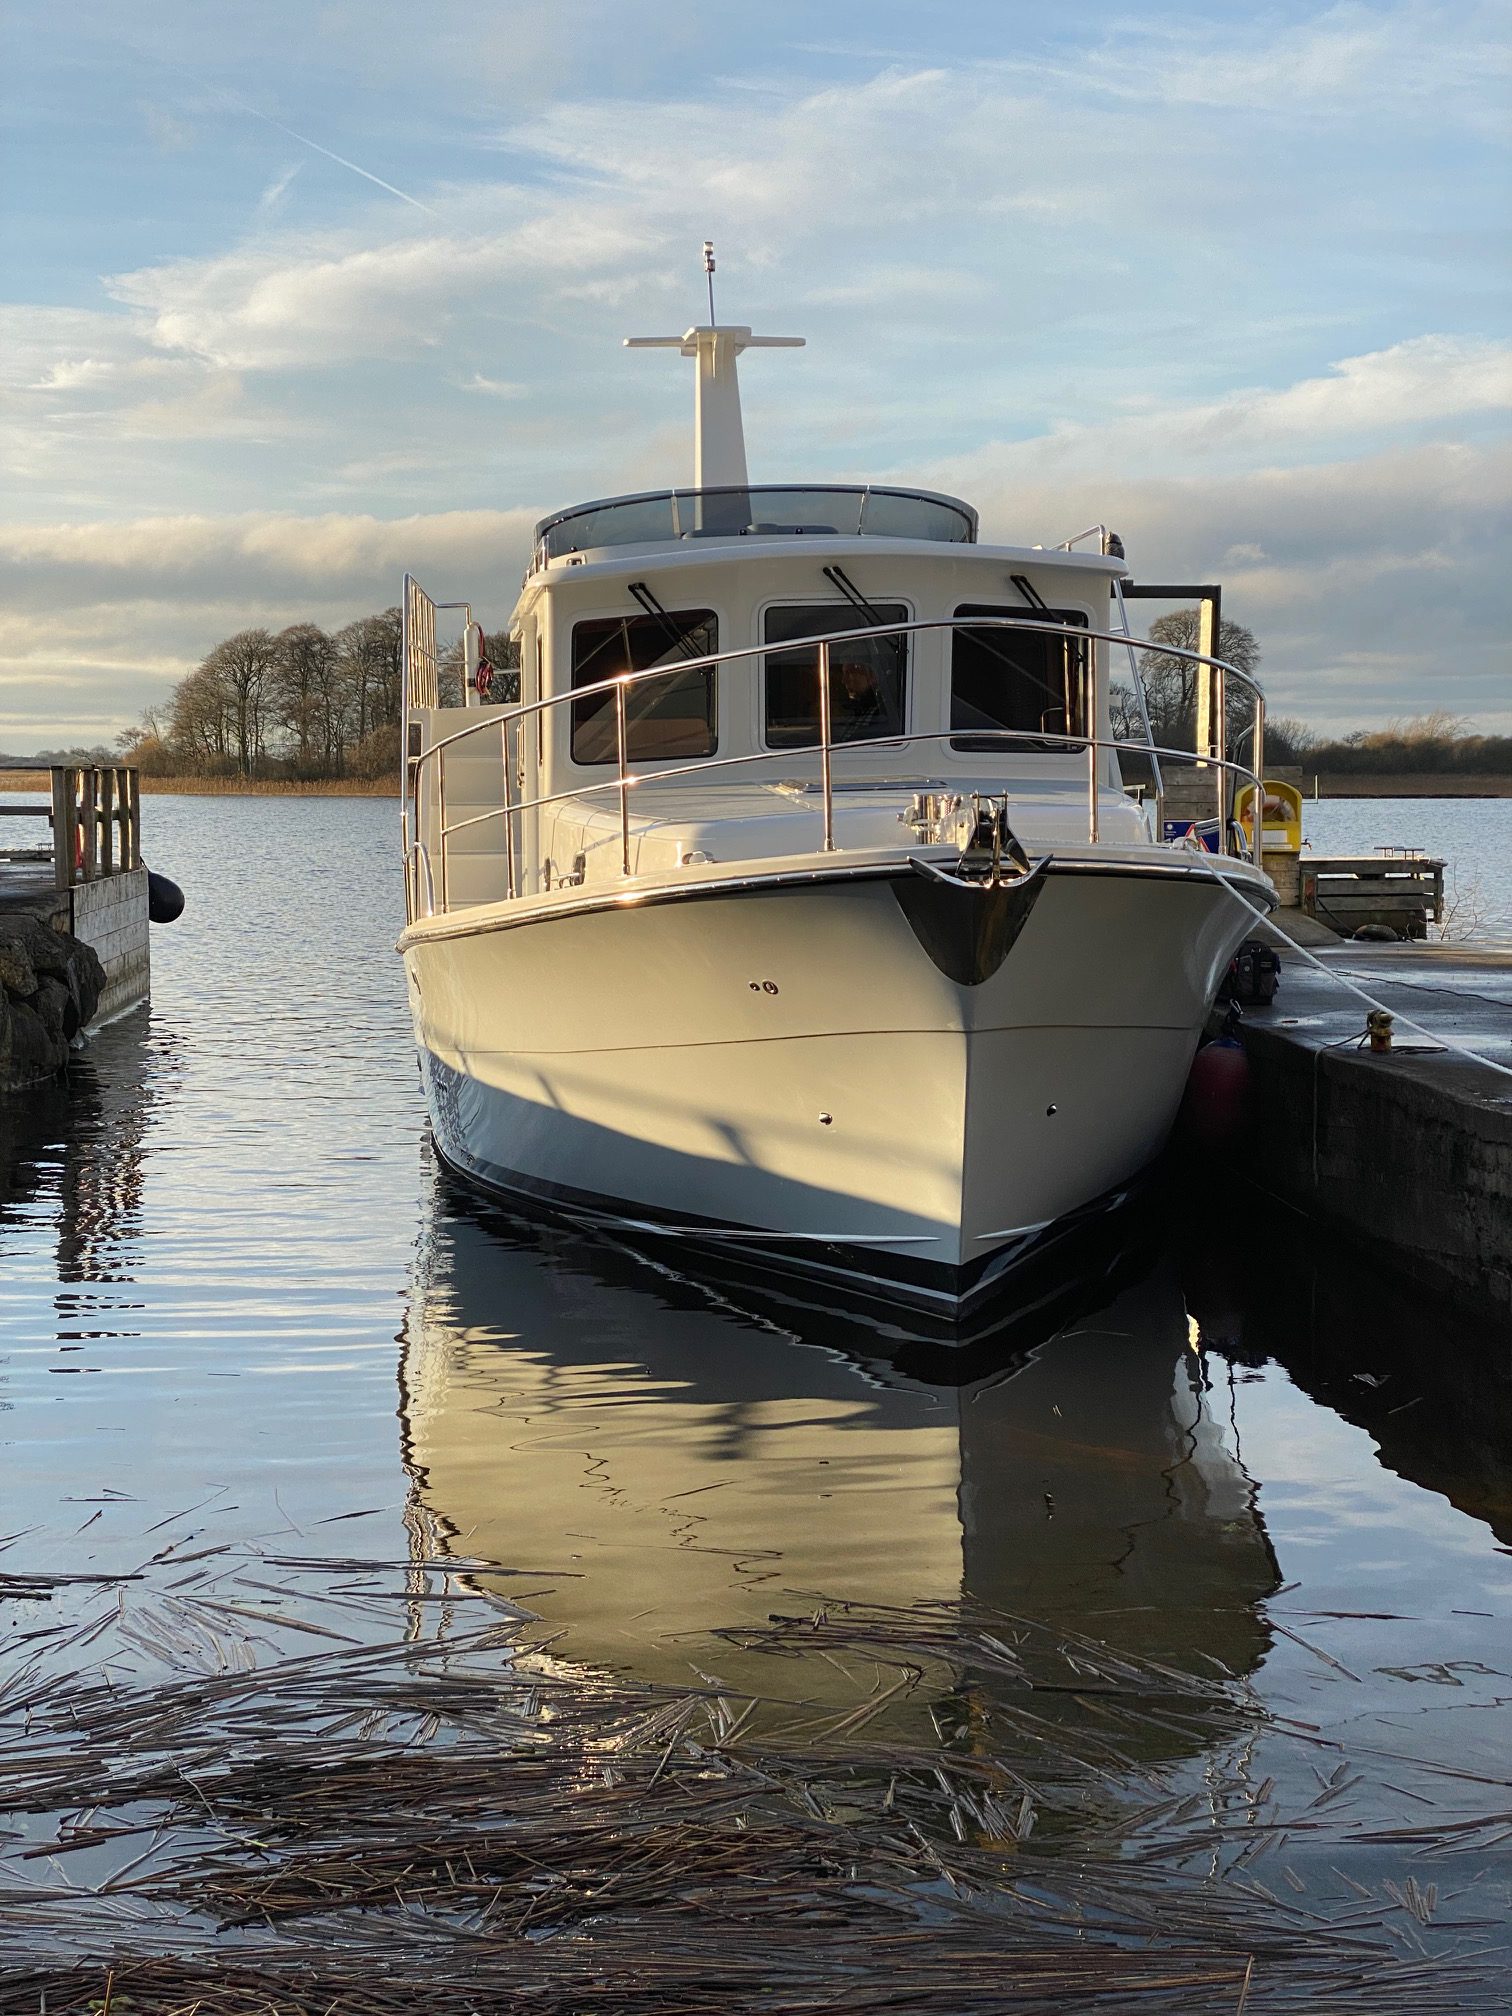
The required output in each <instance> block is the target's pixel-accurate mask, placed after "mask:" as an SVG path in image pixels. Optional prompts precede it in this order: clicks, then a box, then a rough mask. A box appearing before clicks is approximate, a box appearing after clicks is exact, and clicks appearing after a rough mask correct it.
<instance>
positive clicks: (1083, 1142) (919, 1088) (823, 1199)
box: [400, 318, 1274, 1322]
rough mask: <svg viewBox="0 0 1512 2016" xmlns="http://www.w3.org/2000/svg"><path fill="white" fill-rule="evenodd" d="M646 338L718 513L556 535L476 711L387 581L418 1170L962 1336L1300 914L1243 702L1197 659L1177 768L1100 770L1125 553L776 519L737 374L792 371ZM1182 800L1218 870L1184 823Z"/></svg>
mask: <svg viewBox="0 0 1512 2016" xmlns="http://www.w3.org/2000/svg"><path fill="white" fill-rule="evenodd" d="M632 340H633V341H637V342H640V343H644V344H658V343H665V344H667V345H669V346H671V347H675V348H676V349H678V350H679V351H680V352H681V354H682V355H683V356H684V357H686V358H689V359H691V360H692V362H693V365H694V370H695V384H696V398H695V416H696V427H695V467H694V483H693V486H692V488H691V489H673V490H664V491H659V492H654V493H651V494H647V495H639V496H632V497H620V498H613V499H610V500H607V501H604V502H598V503H591V504H585V505H580V506H577V507H575V508H573V509H570V510H564V511H561V512H558V513H556V514H555V515H554V516H552V517H549V518H547V519H545V520H544V521H543V522H542V523H541V524H540V526H539V527H538V528H537V532H536V536H535V543H534V550H533V553H532V555H531V559H530V564H529V567H528V570H527V572H526V575H525V580H524V584H523V587H522V588H521V590H520V593H519V597H518V600H517V601H516V603H515V605H514V611H513V615H512V617H511V619H510V634H511V636H512V638H513V639H514V640H515V641H516V642H517V645H518V650H519V665H520V673H519V690H518V694H517V696H515V697H513V698H511V699H509V700H508V702H507V703H505V704H489V702H488V701H487V700H486V699H485V698H484V696H483V695H482V694H480V693H479V692H478V691H477V687H478V686H479V685H481V684H483V683H484V682H483V681H482V680H476V679H474V677H473V676H472V674H473V673H474V671H475V669H476V665H477V654H478V649H479V640H480V631H479V629H478V626H477V625H476V624H475V623H474V622H473V621H472V610H471V608H470V607H465V606H464V605H457V604H447V605H437V604H436V603H434V602H433V601H432V600H431V599H430V598H429V597H428V596H427V595H426V594H425V592H424V591H423V590H422V588H421V587H420V586H419V584H418V583H417V582H416V581H414V580H413V579H412V578H411V577H408V576H407V577H406V579H405V586H404V696H403V710H404V711H403V721H404V749H405V756H404V778H403V791H404V854H405V888H406V899H407V909H408V922H407V924H406V927H405V930H404V933H403V936H402V937H401V939H400V950H401V952H402V954H403V959H404V967H405V972H406V975H407V979H408V986H409V996H410V1003H411V1008H412V1012H413V1017H414V1027H415V1036H416V1041H417V1044H418V1046H419V1053H420V1061H421V1066H422V1071H423V1075H424V1081H425V1089H426V1096H427V1099H428V1102H429V1107H430V1114H431V1119H432V1124H433V1128H434V1133H435V1139H436V1143H437V1146H438V1148H439V1150H440V1153H441V1155H442V1156H443V1157H444V1159H445V1160H446V1162H447V1163H449V1164H450V1165H451V1167H452V1168H453V1169H454V1170H455V1171H457V1172H458V1173H459V1174H460V1175H462V1176H463V1177H465V1178H467V1179H470V1180H471V1181H472V1182H474V1183H476V1184H479V1185H481V1186H483V1187H485V1188H486V1189H488V1190H490V1191H493V1192H495V1193H497V1194H499V1195H501V1196H503V1197H505V1198H508V1199H512V1200H514V1201H515V1202H517V1203H521V1204H530V1205H537V1206H539V1205H545V1206H548V1207H550V1208H552V1209H553V1210H556V1211H561V1212H566V1213H568V1214H570V1215H572V1216H575V1217H577V1218H580V1219H585V1220H589V1221H595V1222H599V1223H603V1224H608V1225H611V1226H613V1227H614V1228H615V1229H616V1230H617V1231H619V1232H620V1233H622V1234H628V1235H631V1236H634V1237H637V1238H641V1239H645V1240H654V1241H658V1242H663V1246H662V1250H663V1251H665V1252H667V1253H668V1257H671V1256H672V1254H673V1253H674V1252H675V1254H676V1257H677V1260H678V1263H679V1264H682V1263H684V1262H686V1261H688V1260H689V1259H690V1258H692V1257H693V1255H694V1253H695V1250H696V1251H701V1252H704V1253H709V1254H715V1255H720V1256H723V1261H724V1263H725V1264H728V1265H730V1266H731V1267H735V1266H737V1265H738V1266H739V1267H740V1268H742V1269H745V1268H749V1267H752V1266H759V1267H760V1268H762V1269H764V1270H778V1271H779V1272H782V1273H785V1274H788V1275H791V1276H801V1277H804V1278H805V1279H806V1280H808V1281H809V1282H815V1281H817V1282H819V1283H822V1284H827V1285H832V1286H834V1287H837V1288H843V1289H846V1290H848V1291H853V1292H860V1293H863V1294H866V1295H870V1296H873V1297H876V1298H878V1299H879V1300H880V1301H881V1303H883V1304H884V1305H886V1306H888V1307H896V1306H898V1305H909V1306H910V1307H911V1308H912V1309H913V1310H914V1311H923V1312H928V1313H931V1314H933V1315H937V1316H939V1317H942V1318H944V1319H946V1321H947V1322H951V1321H955V1320H958V1319H959V1318H961V1317H962V1316H963V1315H964V1314H965V1313H966V1312H967V1311H968V1310H969V1309H971V1308H972V1307H974V1306H975V1305H977V1304H979V1303H980V1302H981V1301H982V1299H983V1298H985V1297H986V1296H987V1295H989V1294H990V1292H991V1291H992V1289H993V1287H994V1285H995V1284H996V1283H998V1282H1000V1281H1001V1279H1002V1277H1003V1276H1004V1275H1005V1273H1006V1272H1007V1270H1009V1269H1010V1268H1011V1267H1012V1266H1013V1264H1014V1263H1015V1261H1017V1260H1019V1259H1021V1258H1023V1257H1024V1256H1025V1255H1027V1254H1028V1253H1030V1252H1032V1251H1034V1250H1036V1249H1037V1248H1039V1247H1041V1246H1042V1245H1043V1244H1044V1242H1045V1241H1046V1240H1047V1239H1050V1238H1053V1237H1054V1236H1055V1235H1056V1234H1057V1232H1058V1231H1059V1230H1060V1229H1061V1228H1063V1227H1065V1226H1066V1225H1067V1224H1069V1223H1071V1222H1073V1221H1075V1220H1077V1219H1079V1218H1084V1217H1085V1216H1086V1215H1087V1214H1089V1213H1090V1212H1095V1211H1096V1210H1098V1209H1100V1208H1102V1206H1103V1205H1104V1204H1106V1203H1107V1202H1108V1201H1109V1200H1111V1199H1114V1198H1117V1197H1118V1196H1119V1195H1121V1194H1122V1193H1124V1192H1125V1191H1126V1190H1127V1189H1128V1188H1129V1186H1130V1185H1131V1184H1132V1183H1133V1182H1134V1181H1135V1179H1136V1178H1137V1177H1138V1176H1139V1174H1140V1172H1141V1171H1142V1170H1144V1169H1145V1168H1146V1167H1147V1165H1148V1164H1149V1163H1150V1162H1151V1160H1152V1158H1153V1157H1154V1156H1155V1155H1156V1154H1157V1153H1158V1151H1159V1150H1160V1148H1161V1147H1162V1144H1163V1143H1164V1141H1165V1140H1166V1137H1167V1135H1168V1133H1169V1131H1170V1128H1171V1126H1172V1123H1173V1119H1174V1117H1175V1114H1176V1111H1177V1108H1178V1105H1179V1103H1180V1100H1181V1096H1182V1091H1183V1088H1184V1086H1185V1083H1186V1078H1187V1073H1188V1070H1189V1068H1190V1065H1191V1062H1192V1057H1193V1053H1194V1051H1195V1049H1196V1047H1197V1043H1198V1040H1199V1037H1200V1035H1201V1033H1202V1029H1203V1025H1204V1022H1205V1020H1206V1018H1207V1016H1208V1014H1209V1011H1210V1009H1211V1007H1212V1004H1213V1000H1214V997H1215V993H1216V991H1217V988H1218V986H1219V983H1220V981H1221V979H1222V977H1223V975H1224V973H1225V971H1226V969H1227V967H1228V964H1229V961H1230V959H1231V957H1232V955H1233V953H1234V951H1235V949H1236V948H1237V946H1238V945H1239V944H1240V943H1241V942H1242V940H1243V939H1244V938H1245V936H1246V934H1247V933H1249V932H1250V931H1251V930H1252V929H1253V928H1254V922H1255V911H1256V909H1257V908H1258V909H1259V910H1261V911H1262V912H1263V911H1265V910H1268V909H1269V908H1270V907H1271V905H1272V904H1273V902H1274V891H1273V890H1272V888H1271V885H1270V883H1269V882H1268V881H1267V879H1266V877H1265V875H1264V873H1263V870H1262V867H1261V865H1260V863H1259V861H1258V859H1257V858H1255V856H1256V852H1257V844H1256V843H1257V840H1258V829H1257V831H1256V837H1255V838H1254V839H1251V838H1248V837H1247V834H1246V829H1245V828H1244V827H1243V826H1242V825H1241V824H1240V823H1238V821H1237V820H1236V818H1235V805H1236V791H1238V792H1242V791H1244V790H1245V789H1246V788H1249V789H1251V790H1252V789H1253V787H1254V785H1255V782H1256V777H1257V773H1258V772H1259V770H1260V763H1261V758H1260V751H1261V746H1262V741H1261V738H1262V735H1263V705H1262V702H1261V700H1260V697H1259V694H1258V690H1257V689H1255V688H1253V685H1252V682H1249V681H1246V680H1244V679H1243V676H1242V675H1241V674H1239V673H1237V672H1236V671H1235V670H1234V669H1233V668H1232V667H1228V666H1224V665H1223V664H1222V663H1221V661H1219V660H1218V659H1217V657H1216V656H1215V653H1214V651H1213V649H1212V648H1211V640H1212V638H1213V637H1214V636H1216V622H1215V620H1214V621H1213V622H1210V623H1208V625H1207V626H1206V629H1205V630H1204V633H1203V635H1202V636H1201V637H1200V638H1199V642H1201V643H1203V644H1204V645H1205V646H1207V647H1209V648H1205V649H1204V650H1203V651H1201V652H1190V653H1186V654H1184V655H1185V657H1186V659H1188V660H1189V661H1190V664H1191V670H1192V682H1193V688H1194V704H1195V710H1196V720H1197V729H1198V732H1197V737H1196V747H1195V748H1194V749H1191V750H1187V751H1184V752H1183V751H1175V750H1162V751H1156V750H1154V749H1153V747H1152V745H1151V743H1150V739H1149V735H1148V725H1146V732H1145V738H1144V740H1142V741H1139V742H1132V743H1131V742H1129V741H1122V740H1115V738H1114V734H1113V730H1112V727H1111V718H1110V710H1109V687H1110V678H1111V677H1112V676H1113V674H1114V668H1115V666H1116V667H1117V668H1118V673H1119V676H1120V677H1127V679H1128V680H1129V681H1130V682H1131V687H1132V691H1133V693H1134V695H1135V697H1136V699H1138V700H1139V702H1140V706H1141V708H1142V707H1143V688H1142V686H1141V684H1140V678H1139V660H1138V653H1137V650H1136V648H1135V643H1134V641H1133V640H1132V638H1131V635H1130V632H1129V628H1128V622H1127V618H1126V615H1125V607H1124V586H1125V581H1126V568H1125V563H1124V559H1123V557H1122V548H1121V546H1120V544H1119V542H1118V541H1117V539H1116V538H1115V537H1114V536H1113V535H1110V534H1108V533H1106V532H1105V531H1104V529H1103V528H1101V527H1097V528H1095V529H1094V532H1093V533H1091V534H1082V535H1080V536H1079V537H1078V539H1076V540H1072V541H1068V542H1066V544H1064V545H1062V546H1059V547H1049V548H1047V547H1044V546H1034V545H988V544H984V543H983V542H982V541H981V540H980V538H979V536H978V526H977V514H976V513H975V511H974V510H973V509H972V508H971V507H970V505H968V504H965V503H962V502H960V501H959V500H958V499H956V498H952V497H946V496H940V495H937V494H935V493H933V492H930V491H925V490H914V489H909V488H906V487H897V486H893V485H868V484H855V485H845V484H788V485H783V486H770V485H761V484H753V483H752V482H751V481H750V480H749V477H748V474H747V468H746V453H745V442H744V435H743V430H742V424H741V415H740V400H739V389H738V381H737V365H736V359H737V356H738V355H739V354H740V353H741V352H743V351H745V350H749V349H752V348H758V347H763V346H768V345H772V346H776V345H787V344H791V343H795V342H796V341H798V340H799V339H793V338H771V337H759V336H753V335H752V333H751V331H750V330H749V329H748V328H745V327H738V326H730V325H720V324H717V323H715V322H713V320H712V318H711V321H710V323H709V324H708V325H705V326H700V327H696V328H692V329H689V330H688V331H687V332H686V334H685V335H683V336H681V337H671V338H645V339H632ZM1203 592H1204V593H1205V594H1208V596H1209V600H1208V601H1206V602H1204V605H1203V606H1204V611H1205V613H1207V614H1208V615H1210V616H1213V617H1214V618H1215V616H1216V612H1215V610H1214V609H1213V608H1212V606H1211V605H1212V603H1213V602H1214V601H1215V600H1216V598H1215V597H1214V596H1212V595H1211V592H1210V591H1203ZM438 606H445V607H448V608H459V609H461V610H462V613H463V615H464V616H465V618H466V624H465V631H464V635H465V638H466V672H467V675H468V676H467V680H466V687H465V702H464V704H463V705H461V706H443V705H441V704H440V702H441V691H440V682H439V678H438V656H437V643H436V637H437V609H438ZM1163 648H1167V647H1163ZM1175 655H1177V656H1178V657H1180V656H1182V655H1183V654H1180V653H1177V654H1175ZM1125 664H1127V668H1128V670H1127V674H1125V672H1124V669H1123V668H1124V667H1125ZM1241 687H1242V688H1243V691H1244V695H1245V717H1246V718H1245V723H1244V724H1236V723H1234V722H1232V721H1231V720H1230V719H1229V716H1230V713H1231V712H1232V711H1234V710H1232V709H1231V706H1230V701H1231V699H1232V697H1233V695H1234V694H1235V692H1236V690H1237V689H1239V688H1241ZM1251 712H1252V718H1251ZM1144 718H1145V720H1146V724H1148V715H1147V714H1145V715H1144ZM1238 725H1243V726H1244V734H1245V735H1248V736H1252V738H1253V739H1252V741H1251V742H1250V743H1249V745H1248V753H1249V755H1250V759H1251V761H1252V763H1253V765H1254V769H1253V770H1250V769H1248V768H1246V767H1244V766H1242V765H1240V764H1239V763H1238V762H1237V761H1236V760H1235V752H1236V750H1237V749H1238V748H1239V747H1240V746H1242V742H1243V738H1242V737H1241V736H1240V734H1239V733H1238V732H1237V726H1238ZM1180 765H1185V766H1186V767H1185V771H1184V772H1183V776H1184V778H1185V783H1184V785H1183V787H1182V788H1183V789H1184V791H1185V793H1186V796H1185V798H1184V799H1183V800H1182V801H1181V802H1183V803H1184V804H1186V805H1187V807H1188V809H1189V810H1190V809H1191V807H1192V805H1193V803H1196V804H1197V805H1198V809H1199V811H1200V812H1201V813H1202V814H1203V815H1205V825H1206V829H1207V835H1208V839H1207V844H1206V845H1204V844H1201V843H1200V842H1196V841H1194V834H1193V832H1192V831H1191V830H1188V831H1187V832H1185V834H1184V835H1183V836H1182V837H1180V838H1177V839H1174V840H1173V839H1171V838H1168V837H1167V834H1166V831H1165V829H1164V826H1163V819H1162V815H1163V813H1168V812H1169V811H1170V809H1171V806H1172V804H1174V803H1176V801H1177V797H1178V791H1177V783H1176V777H1175V772H1176V770H1177V767H1178V766H1180ZM1131 768H1132V769H1133V770H1134V771H1135V772H1137V781H1134V782H1129V781H1126V779H1127V778H1128V775H1129V772H1130V770H1131ZM1194 788H1196V789H1197V790H1198V791H1200V793H1201V797H1200V800H1198V801H1194V800H1193V799H1192V797H1191V793H1192V790H1193V789H1194ZM1163 797H1164V799H1165V801H1166V802H1164V803H1163V802H1162V801H1163ZM1250 802H1253V799H1251V800H1250ZM1181 823H1184V824H1185V825H1186V826H1187V827H1188V828H1192V827H1193V826H1194V825H1198V824H1202V823H1203V821H1202V820H1198V821H1193V820H1191V819H1188V820H1187V821H1185V822H1181ZM1213 850H1216V851H1213Z"/></svg>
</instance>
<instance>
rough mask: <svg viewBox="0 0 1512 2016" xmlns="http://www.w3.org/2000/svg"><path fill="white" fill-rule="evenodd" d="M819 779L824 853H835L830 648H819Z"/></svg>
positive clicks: (827, 645)
mask: <svg viewBox="0 0 1512 2016" xmlns="http://www.w3.org/2000/svg"><path fill="white" fill-rule="evenodd" d="M819 777H820V782H821V786H822V788H823V791H824V851H825V853H826V854H833V853H834V851H835V791H834V776H833V771H832V767H831V759H830V647H829V639H828V638H827V637H826V638H825V639H824V641H823V643H821V644H820V646H819Z"/></svg>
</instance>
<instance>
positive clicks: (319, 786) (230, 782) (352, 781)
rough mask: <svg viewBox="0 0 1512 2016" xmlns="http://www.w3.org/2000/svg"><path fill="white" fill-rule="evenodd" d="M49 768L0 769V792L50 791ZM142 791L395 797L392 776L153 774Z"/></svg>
mask: <svg viewBox="0 0 1512 2016" xmlns="http://www.w3.org/2000/svg"><path fill="white" fill-rule="evenodd" d="M51 788H52V783H51V777H50V775H49V773H48V772H47V771H46V770H0V791H17V792H20V791H27V792H43V793H45V792H47V791H49V790H50V789H51ZM142 794H143V796H144V797H150V796H153V795H156V796H160V797H177V798H395V799H397V798H398V796H399V786H398V784H397V783H396V781H395V780H394V779H393V778H392V777H326V778H318V779H317V778H312V779H308V780H301V779H299V778H291V777H153V776H150V775H148V774H146V773H145V772H144V773H143V776H142Z"/></svg>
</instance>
